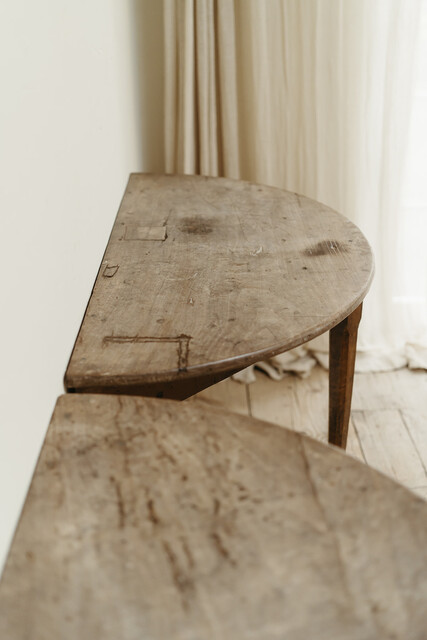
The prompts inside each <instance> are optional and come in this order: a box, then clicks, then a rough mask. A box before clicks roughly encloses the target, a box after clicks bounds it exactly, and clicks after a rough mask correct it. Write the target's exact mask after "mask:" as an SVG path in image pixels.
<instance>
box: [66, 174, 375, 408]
mask: <svg viewBox="0 0 427 640" xmlns="http://www.w3.org/2000/svg"><path fill="white" fill-rule="evenodd" d="M372 275H373V261H372V254H371V250H370V248H369V246H368V243H367V242H366V240H365V238H364V237H363V235H362V234H361V232H360V231H359V230H358V229H357V227H355V226H354V225H353V224H352V223H351V222H349V221H348V220H347V219H345V218H344V217H342V216H341V215H339V214H337V213H335V212H334V211H332V210H331V209H329V208H328V207H326V206H324V205H321V204H319V203H317V202H314V201H313V200H309V199H307V198H304V197H302V196H298V195H296V194H294V193H290V192H286V191H282V190H280V189H275V188H272V187H265V186H260V185H253V184H249V183H246V182H239V181H234V180H228V179H225V178H205V177H201V176H154V175H143V174H133V175H131V177H130V180H129V184H128V187H127V189H126V192H125V195H124V198H123V201H122V204H121V207H120V210H119V213H118V216H117V219H116V222H115V224H114V228H113V230H112V234H111V237H110V241H109V244H108V246H107V250H106V253H105V255H104V259H103V261H102V264H101V268H100V270H99V274H98V277H97V280H96V283H95V287H94V290H93V293H92V296H91V299H90V302H89V306H88V308H87V311H86V314H85V317H84V321H83V324H82V327H81V329H80V332H79V335H78V338H77V341H76V345H75V348H74V351H73V354H72V357H71V360H70V363H69V366H68V369H67V372H66V376H65V386H66V388H67V389H69V390H73V389H77V390H79V391H86V392H90V391H97V392H100V391H101V392H116V393H120V392H121V393H137V394H145V395H155V394H158V395H161V394H162V393H163V395H165V396H168V395H170V393H168V392H170V387H169V388H167V385H166V386H165V388H164V389H163V388H162V386H161V384H160V385H159V383H163V382H166V383H168V382H170V381H171V380H173V381H174V382H175V384H177V382H179V384H181V381H183V382H182V385H183V387H186V388H188V394H187V395H190V392H192V393H195V392H196V391H197V390H198V389H197V388H196V387H195V388H194V390H192V383H193V382H194V381H195V380H196V379H197V378H198V379H199V382H200V380H201V379H202V378H203V376H207V378H206V380H205V381H204V386H207V384H211V383H212V382H211V381H212V378H209V376H212V375H213V374H214V375H216V376H217V377H216V378H215V379H216V380H219V379H220V378H221V377H224V376H225V375H229V373H231V372H232V371H233V370H239V369H242V368H243V367H245V366H247V365H249V364H252V363H254V362H256V361H257V360H260V359H262V358H267V357H270V356H272V355H275V354H277V353H280V352H283V351H285V350H287V349H290V348H292V347H294V346H296V345H298V344H301V343H303V342H306V341H307V340H309V339H311V338H313V337H314V336H316V335H318V334H320V333H322V332H324V331H326V330H328V329H330V328H331V327H333V326H335V325H336V324H338V323H339V322H340V321H341V320H343V319H344V318H346V317H347V316H348V315H349V314H350V313H351V312H352V311H353V310H354V309H355V308H356V307H357V306H358V305H359V304H360V303H361V301H362V299H363V298H364V296H365V294H366V292H367V290H368V288H369V285H370V282H371V279H372ZM218 376H219V377H218ZM185 381H188V382H185ZM155 383H157V387H156V388H155V390H154V392H153V393H151V394H150V393H149V391H150V390H149V388H147V387H150V385H154V384H155ZM178 386H179V385H178ZM199 388H201V387H199ZM180 394H181V395H180ZM185 395H186V394H185V389H184V392H182V389H181V388H180V389H178V388H177V389H175V392H174V397H185Z"/></svg>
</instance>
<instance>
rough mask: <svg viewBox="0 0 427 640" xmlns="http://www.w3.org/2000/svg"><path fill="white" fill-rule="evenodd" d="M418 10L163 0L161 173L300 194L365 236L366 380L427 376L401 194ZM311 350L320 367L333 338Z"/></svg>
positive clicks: (412, 6) (395, 4)
mask: <svg viewBox="0 0 427 640" xmlns="http://www.w3.org/2000/svg"><path fill="white" fill-rule="evenodd" d="M420 7H421V4H420V2H419V0H411V2H407V0H268V1H264V0H262V1H261V0H164V14H165V42H166V45H165V48H166V50H165V59H166V64H165V96H166V97H165V107H166V113H165V141H166V146H165V151H166V171H167V172H172V173H201V174H204V175H212V176H217V175H224V176H227V177H231V178H242V179H246V180H251V181H254V182H260V183H264V184H269V185H274V186H278V187H282V188H285V189H289V190H291V191H296V192H298V193H301V194H304V195H307V196H309V197H311V198H314V199H316V200H319V201H321V202H324V203H325V204H327V205H329V206H331V207H332V208H334V209H336V210H338V211H340V212H341V213H343V214H344V215H346V216H347V217H348V218H350V219H351V220H352V221H353V222H355V223H356V224H357V225H358V226H359V227H360V228H361V229H362V231H363V232H364V233H365V235H366V236H367V238H368V240H369V241H370V243H371V245H372V247H373V250H374V254H375V258H376V277H375V280H374V284H373V287H372V290H371V292H370V293H369V295H368V297H367V299H366V301H365V305H364V317H363V320H362V323H361V327H360V332H359V345H358V346H359V353H358V359H357V363H356V367H357V368H358V369H359V370H382V369H387V368H395V367H398V366H403V365H405V364H406V363H407V362H408V361H410V362H413V363H415V362H416V363H417V366H423V367H426V368H427V357H426V354H427V337H426V335H427V318H426V317H425V318H421V319H420V317H419V315H418V316H417V317H415V315H414V314H413V313H412V314H411V313H408V312H407V309H406V308H404V306H402V300H404V299H405V289H404V286H403V284H402V283H404V282H405V277H403V276H402V273H404V272H405V270H406V269H407V268H408V265H407V263H405V261H406V262H407V261H408V259H410V256H408V255H406V256H402V252H401V230H402V215H403V209H402V206H401V192H402V184H403V176H404V169H405V154H406V147H407V141H408V131H409V123H410V113H411V100H412V95H413V86H414V70H415V62H416V51H417V49H416V43H417V38H418V33H419V22H420V15H421V14H420ZM426 264H427V262H426V261H424V262H423V263H422V264H420V270H423V269H424V270H425V269H426ZM407 279H408V278H406V280H407ZM402 287H403V288H402ZM419 310H420V309H419ZM409 343H412V345H411V346H408V344H409ZM415 343H416V344H415ZM416 345H417V346H416ZM312 348H313V349H314V350H315V351H316V350H317V351H318V352H319V358H320V360H321V361H322V363H324V364H325V363H326V361H327V359H325V357H324V356H323V355H322V352H325V351H326V350H327V349H326V345H325V339H324V338H323V340H320V341H319V340H318V341H316V342H315V344H314V346H312ZM423 349H424V351H423ZM414 350H415V351H414Z"/></svg>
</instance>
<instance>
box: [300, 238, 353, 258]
mask: <svg viewBox="0 0 427 640" xmlns="http://www.w3.org/2000/svg"><path fill="white" fill-rule="evenodd" d="M347 251H348V249H347V247H346V246H345V245H344V246H343V245H342V244H340V243H339V242H338V241H337V240H322V241H321V242H318V243H317V244H315V245H313V246H311V247H307V249H305V251H304V255H305V256H308V257H309V258H311V257H314V256H327V255H328V254H329V255H338V254H339V253H347Z"/></svg>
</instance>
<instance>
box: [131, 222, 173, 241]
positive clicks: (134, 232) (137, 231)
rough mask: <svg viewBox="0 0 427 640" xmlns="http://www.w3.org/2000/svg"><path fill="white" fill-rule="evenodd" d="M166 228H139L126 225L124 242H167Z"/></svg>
mask: <svg viewBox="0 0 427 640" xmlns="http://www.w3.org/2000/svg"><path fill="white" fill-rule="evenodd" d="M166 238H167V235H166V226H163V227H139V226H137V225H129V224H128V225H126V228H125V235H124V240H160V241H163V240H166Z"/></svg>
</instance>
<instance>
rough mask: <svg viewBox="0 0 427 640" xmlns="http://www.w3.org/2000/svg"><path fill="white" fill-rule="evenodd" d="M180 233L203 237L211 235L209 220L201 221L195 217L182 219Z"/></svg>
mask: <svg viewBox="0 0 427 640" xmlns="http://www.w3.org/2000/svg"><path fill="white" fill-rule="evenodd" d="M180 228H181V231H184V233H194V234H195V235H205V234H206V233H212V231H213V226H212V222H211V221H210V220H203V218H199V217H197V216H192V217H188V218H184V219H183V220H182V222H181V225H180Z"/></svg>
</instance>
